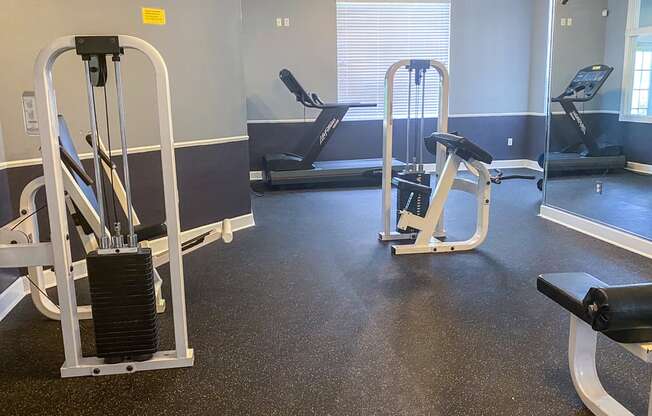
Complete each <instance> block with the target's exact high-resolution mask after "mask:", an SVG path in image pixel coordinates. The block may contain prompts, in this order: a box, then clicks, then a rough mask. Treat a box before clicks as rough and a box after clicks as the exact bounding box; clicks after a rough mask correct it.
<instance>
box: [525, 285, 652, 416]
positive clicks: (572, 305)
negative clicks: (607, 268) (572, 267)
mask: <svg viewBox="0 0 652 416" xmlns="http://www.w3.org/2000/svg"><path fill="white" fill-rule="evenodd" d="M537 289H538V290H539V292H541V293H543V294H544V295H546V296H547V297H549V298H550V299H552V300H553V301H555V302H557V303H558V304H559V305H561V306H562V307H563V308H564V309H566V310H567V311H568V312H570V315H571V320H570V337H569V345H568V360H569V365H570V371H571V377H572V379H573V385H574V386H575V389H576V390H577V393H578V395H579V396H580V398H581V399H582V402H584V404H585V405H586V407H587V408H589V410H591V412H593V414H595V415H596V416H616V415H618V416H630V415H631V416H633V413H632V412H630V411H629V410H627V408H625V407H624V406H623V405H622V404H620V403H619V402H618V401H617V400H616V399H614V398H613V397H612V396H611V395H609V393H607V391H606V390H605V389H604V387H603V386H602V383H601V382H600V378H599V376H598V372H597V367H596V358H595V357H596V345H597V335H598V333H599V332H601V333H603V334H604V335H605V336H607V337H608V338H610V339H612V340H613V341H615V342H616V343H618V345H620V346H621V347H623V348H625V349H626V350H627V351H629V352H631V353H632V354H634V355H635V356H636V357H638V358H640V359H641V360H642V361H643V362H645V363H650V362H651V361H652V284H634V285H624V286H610V285H608V284H606V283H604V282H602V281H600V280H598V279H596V278H595V277H593V276H591V275H590V274H587V273H558V274H544V275H541V276H540V277H539V278H538V280H537ZM648 406H649V407H648V416H652V406H650V405H648Z"/></svg>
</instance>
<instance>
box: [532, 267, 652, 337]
mask: <svg viewBox="0 0 652 416" xmlns="http://www.w3.org/2000/svg"><path fill="white" fill-rule="evenodd" d="M537 289H538V290H539V292H541V293H543V294H544V295H546V296H547V297H549V298H550V299H552V300H553V301H555V302H557V303H558V304H559V305H561V306H562V307H563V308H564V309H566V310H567V311H569V312H570V313H572V314H573V315H575V316H577V317H578V318H580V319H582V320H583V321H584V322H586V323H587V324H589V325H591V327H592V328H593V329H594V330H596V331H599V332H602V333H603V334H605V335H606V336H608V337H609V338H611V339H613V340H614V341H616V342H620V343H625V344H632V343H647V342H652V306H651V305H652V285H650V284H643V285H640V284H638V285H624V286H610V285H608V284H606V283H604V282H602V281H600V280H598V279H596V278H595V277H593V276H591V275H590V274H587V273H556V274H544V275H542V276H540V277H539V278H538V279H537Z"/></svg>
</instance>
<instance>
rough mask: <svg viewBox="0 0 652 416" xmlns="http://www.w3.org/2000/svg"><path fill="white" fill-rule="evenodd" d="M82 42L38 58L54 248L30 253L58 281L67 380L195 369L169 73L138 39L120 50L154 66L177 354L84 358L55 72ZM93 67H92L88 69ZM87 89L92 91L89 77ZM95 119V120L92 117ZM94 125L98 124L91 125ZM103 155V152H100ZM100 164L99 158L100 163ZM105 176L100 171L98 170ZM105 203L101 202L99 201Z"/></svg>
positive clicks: (59, 44)
mask: <svg viewBox="0 0 652 416" xmlns="http://www.w3.org/2000/svg"><path fill="white" fill-rule="evenodd" d="M76 38H77V37H76V36H64V37H61V38H59V39H56V40H55V41H53V42H52V43H51V44H50V45H48V46H46V47H45V48H44V49H43V50H41V52H40V53H39V55H38V58H37V60H36V64H35V66H34V79H35V90H36V103H37V111H38V118H39V122H40V136H41V151H42V156H43V171H44V180H45V190H46V197H47V202H48V216H49V222H50V230H51V243H50V244H49V245H38V246H35V247H31V248H27V247H24V248H26V249H28V250H35V249H36V248H38V249H39V250H38V251H40V252H46V253H48V254H49V256H48V257H49V259H47V260H48V262H50V263H51V264H53V265H54V270H55V272H54V275H55V279H56V284H57V289H58V294H59V309H60V321H61V331H62V335H63V344H64V353H65V362H64V364H63V366H62V367H61V376H62V377H77V376H90V375H94V376H97V375H108V374H120V373H133V372H136V371H141V370H155V369H163V368H177V367H190V366H192V365H193V363H194V352H193V350H192V349H191V348H190V346H189V343H188V328H187V322H186V304H185V288H184V275H183V258H182V250H181V226H180V218H179V205H178V200H179V195H178V189H177V175H176V161H175V154H174V139H173V133H172V116H171V106H170V88H169V77H168V71H167V67H166V65H165V62H164V60H163V58H162V57H161V55H160V53H159V52H158V51H157V50H156V49H155V48H154V47H153V46H152V45H150V44H149V43H147V42H145V41H143V40H141V39H138V38H135V37H132V36H125V35H119V36H117V39H118V42H119V45H120V47H122V48H125V49H134V50H138V51H140V52H142V53H143V54H144V55H145V56H146V57H147V58H148V60H149V61H150V63H151V64H152V66H153V69H154V73H155V80H156V90H157V91H156V93H157V113H158V118H159V132H160V136H161V158H162V167H163V189H164V199H165V215H166V220H167V229H168V237H167V245H168V256H169V264H170V281H171V294H172V308H173V310H172V313H173V321H174V340H175V348H174V349H173V350H170V351H161V352H158V353H156V354H155V355H154V357H153V358H152V359H151V360H148V361H144V362H122V363H119V364H105V363H104V362H103V360H101V359H98V358H97V357H84V356H83V355H82V347H81V338H80V329H79V319H80V315H79V309H78V306H77V299H76V291H75V284H74V279H75V270H74V264H73V261H72V256H71V252H70V245H69V243H68V239H69V235H68V223H67V216H66V200H65V191H66V186H65V185H66V184H65V180H64V175H63V173H62V169H61V168H60V167H61V155H60V151H59V140H58V136H59V123H58V119H57V115H58V111H57V104H56V95H55V90H54V82H53V76H52V69H53V66H54V63H55V61H56V60H57V58H59V57H60V56H61V55H62V54H63V53H65V52H66V51H70V50H74V49H75V48H76ZM86 65H87V64H86ZM86 80H87V89H88V90H89V91H90V90H92V86H91V82H90V79H89V76H88V72H86ZM91 117H93V115H92V114H91ZM91 124H92V122H91ZM95 150H96V151H97V149H95ZM95 159H96V160H97V155H96V157H95ZM96 171H99V169H96ZM98 199H99V200H101V196H100V195H98Z"/></svg>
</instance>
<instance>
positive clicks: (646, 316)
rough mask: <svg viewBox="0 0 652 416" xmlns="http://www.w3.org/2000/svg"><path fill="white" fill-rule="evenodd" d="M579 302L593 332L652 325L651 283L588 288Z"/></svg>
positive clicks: (624, 329) (640, 327) (623, 329)
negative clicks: (583, 308) (586, 314)
mask: <svg viewBox="0 0 652 416" xmlns="http://www.w3.org/2000/svg"><path fill="white" fill-rule="evenodd" d="M582 304H583V305H584V307H585V308H587V312H588V316H589V318H590V321H591V326H592V327H593V329H595V330H596V331H600V332H609V331H629V330H635V329H642V328H652V284H638V285H627V286H609V287H601V288H591V289H589V292H588V293H587V294H586V297H585V298H584V301H583V302H582Z"/></svg>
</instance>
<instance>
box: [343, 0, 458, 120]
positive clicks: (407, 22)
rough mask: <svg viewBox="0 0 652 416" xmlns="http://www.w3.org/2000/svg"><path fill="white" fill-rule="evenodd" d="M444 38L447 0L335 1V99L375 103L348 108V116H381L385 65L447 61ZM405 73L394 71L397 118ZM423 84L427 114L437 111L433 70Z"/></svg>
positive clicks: (402, 113) (401, 113)
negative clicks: (405, 62)
mask: <svg viewBox="0 0 652 416" xmlns="http://www.w3.org/2000/svg"><path fill="white" fill-rule="evenodd" d="M449 44H450V2H449V1H430V2H424V1H423V0H422V2H407V1H402V2H401V1H400V0H397V1H395V2H391V3H390V2H366V1H365V2H362V1H338V2H337V93H338V100H339V101H342V102H367V103H377V104H378V106H377V107H375V108H360V109H351V111H350V112H349V115H348V116H347V119H348V120H374V119H382V118H383V115H384V106H383V101H384V91H385V85H384V82H385V73H386V72H387V69H389V67H390V66H391V65H392V64H394V63H395V62H396V61H399V60H401V59H435V60H438V61H440V62H442V63H444V64H445V65H446V66H448V62H449ZM407 77H408V72H407V71H399V73H398V74H397V77H396V84H395V99H394V100H395V101H394V102H395V109H394V114H395V117H397V118H405V117H406V116H407V107H408V106H407V95H408V82H407ZM425 85H426V89H427V92H426V115H427V116H428V117H436V116H437V114H438V105H439V102H438V97H439V76H438V75H437V74H436V71H434V70H433V71H429V74H428V76H427V78H426V84H425ZM413 94H414V92H413ZM413 97H414V95H413ZM413 111H414V110H413Z"/></svg>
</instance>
